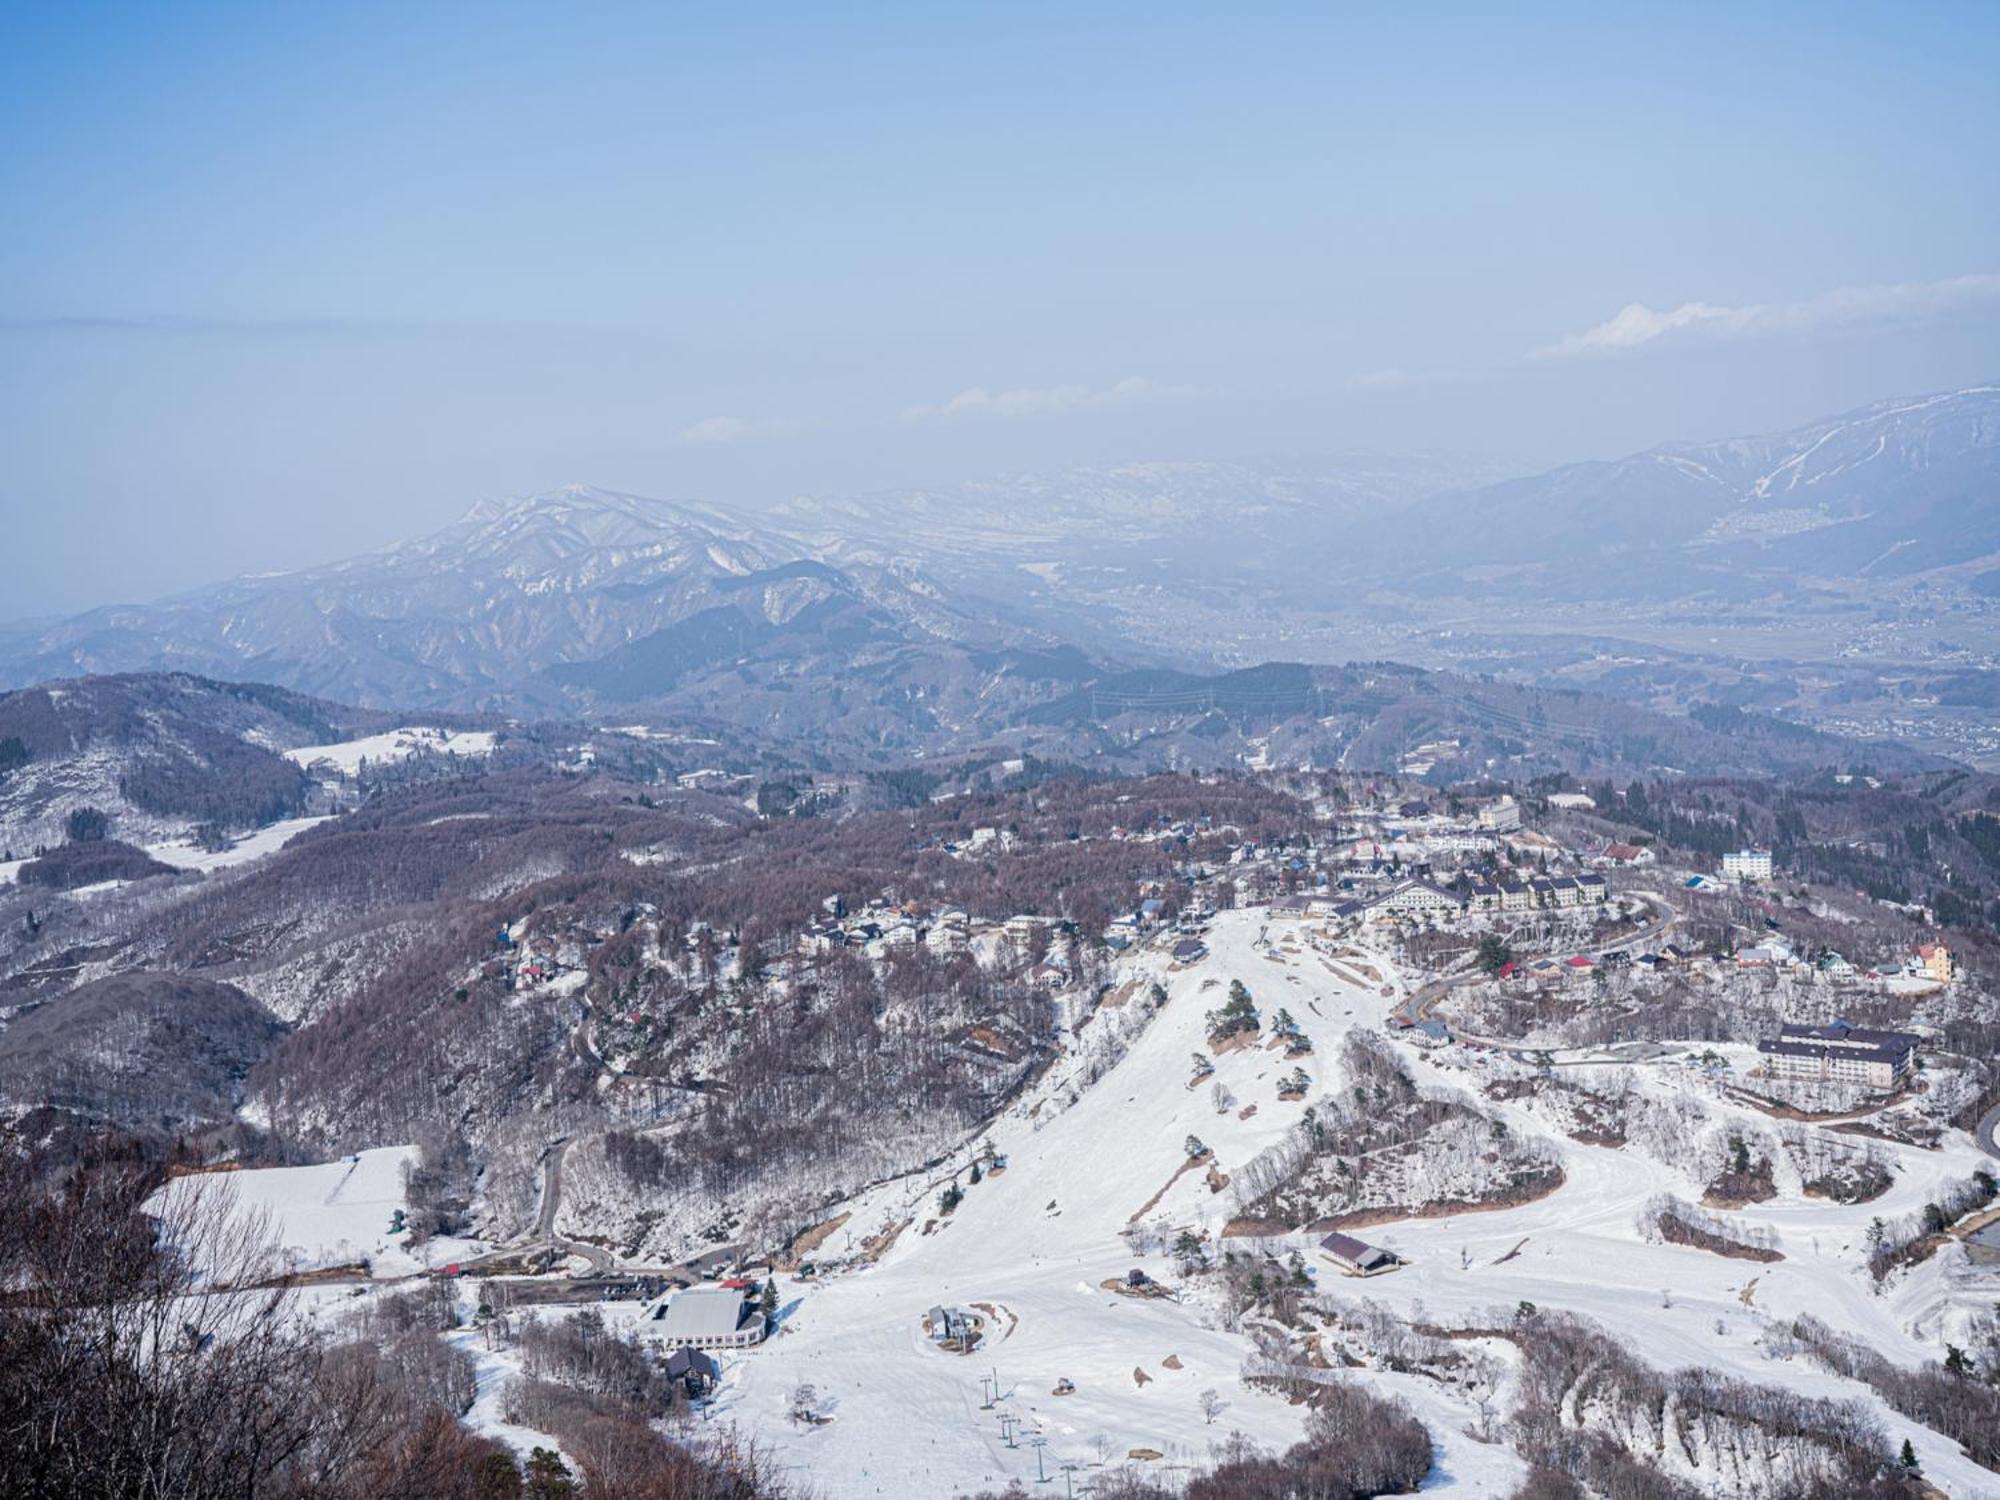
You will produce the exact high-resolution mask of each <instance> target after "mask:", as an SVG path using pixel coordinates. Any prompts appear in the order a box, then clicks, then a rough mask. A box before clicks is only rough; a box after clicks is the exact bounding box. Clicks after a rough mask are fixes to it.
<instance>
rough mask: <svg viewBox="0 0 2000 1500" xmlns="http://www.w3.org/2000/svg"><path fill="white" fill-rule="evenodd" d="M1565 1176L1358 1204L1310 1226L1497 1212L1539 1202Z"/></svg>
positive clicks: (1360, 1225)
mask: <svg viewBox="0 0 2000 1500" xmlns="http://www.w3.org/2000/svg"><path fill="white" fill-rule="evenodd" d="M1565 1180H1566V1178H1565V1177H1564V1175H1563V1171H1562V1169H1561V1168H1560V1167H1558V1168H1556V1169H1555V1171H1554V1172H1552V1173H1551V1174H1550V1175H1549V1176H1547V1177H1544V1178H1541V1179H1539V1180H1538V1181H1536V1182H1533V1183H1526V1184H1523V1185H1522V1186H1520V1187H1517V1188H1510V1189H1509V1190H1508V1191H1506V1192H1504V1193H1496V1194H1495V1195H1494V1196H1493V1197H1491V1198H1480V1199H1476V1200H1472V1199H1463V1198H1446V1199H1443V1200H1441V1201H1439V1202H1437V1203H1424V1204H1419V1205H1416V1206H1414V1207H1409V1206H1403V1205H1393V1204H1392V1205H1390V1206H1388V1207H1384V1208H1356V1209H1350V1210H1349V1211H1348V1212H1346V1213H1344V1214H1333V1215H1330V1216H1329V1217H1327V1218H1324V1219H1316V1220H1314V1221H1313V1223H1312V1224H1311V1225H1310V1226H1309V1228H1310V1229H1311V1232H1312V1233H1314V1234H1325V1233H1328V1232H1329V1231H1331V1230H1335V1229H1366V1228H1368V1227H1369V1226H1371V1225H1374V1224H1394V1223H1395V1222H1397V1221H1398V1220H1399V1219H1451V1218H1456V1217H1457V1216H1458V1215H1460V1214H1486V1213H1494V1212H1497V1211H1498V1210H1500V1209H1503V1208H1519V1207H1520V1206H1521V1205H1522V1204H1524V1203H1538V1202H1540V1201H1541V1200H1542V1199H1544V1198H1546V1197H1548V1196H1549V1195H1550V1194H1552V1193H1554V1192H1557V1191H1558V1190H1560V1189H1561V1187H1562V1185H1563V1183H1564V1181H1565Z"/></svg>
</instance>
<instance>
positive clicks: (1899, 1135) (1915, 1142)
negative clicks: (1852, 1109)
mask: <svg viewBox="0 0 2000 1500" xmlns="http://www.w3.org/2000/svg"><path fill="white" fill-rule="evenodd" d="M1890 1123H1896V1124H1902V1123H1904V1122H1900V1121H1898V1122H1885V1121H1881V1120H1876V1121H1868V1120H1843V1121H1842V1122H1841V1123H1840V1124H1838V1125H1828V1126H1826V1127H1825V1128H1826V1129H1828V1130H1837V1131H1839V1132H1840V1133H1841V1134H1842V1135H1865V1136H1868V1137H1869V1138H1870V1139H1872V1140H1878V1141H1888V1142H1889V1143H1890V1144H1891V1145H1896V1146H1921V1147H1922V1148H1923V1149H1924V1150H1926V1151H1935V1150H1937V1149H1938V1138H1939V1133H1938V1132H1937V1131H1934V1130H1927V1131H1924V1132H1922V1133H1919V1132H1917V1131H1913V1130H1910V1129H1907V1128H1904V1129H1891V1128H1889V1125H1890Z"/></svg>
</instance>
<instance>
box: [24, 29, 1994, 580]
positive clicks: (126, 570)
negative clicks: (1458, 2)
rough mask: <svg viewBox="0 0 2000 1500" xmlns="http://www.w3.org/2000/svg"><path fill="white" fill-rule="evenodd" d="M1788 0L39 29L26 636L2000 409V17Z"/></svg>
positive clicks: (27, 138)
mask: <svg viewBox="0 0 2000 1500" xmlns="http://www.w3.org/2000/svg"><path fill="white" fill-rule="evenodd" d="M1748 10H1749V8H1747V7H1707V6H1698V5H1694V6H1680V7H1673V8H1666V7H1657V6H1645V7H1639V6H1629V7H1628V6H1619V5H1606V4H1597V5H1589V6H1581V5H1579V6H1573V7H1567V6H1524V7H1517V8H1502V7H1492V6H1485V5H1478V6H1472V5H1464V6H1455V5H1431V6H1414V5H1413V6H1397V7H1390V6H1370V7H1353V8H1348V7H1336V6H1313V7H1303V6H1301V7H1289V6H1249V7H1241V8H1236V9H1235V10H1234V11H1233V12H1231V13H1225V10H1224V8H1221V7H1213V6H1205V7H1173V6H1163V5H1147V6H1130V7H1119V6H1089V7H1085V6H1076V5H1068V6H1046V7H1044V6H1036V5H1027V4H1017V5H1009V6H1005V7H999V6H995V7H984V8H972V7H956V6H907V7H898V6H882V5H874V6H869V7H866V8H860V7H853V8H841V7H826V6H727V7H725V6H716V7H712V8H697V7H673V6H632V7H618V6H576V7H554V6H550V7H507V6H495V5H481V6H465V7H453V6H421V7H412V6H367V5H352V6H324V7H320V6H315V7H306V6H256V7H252V6H199V5H175V6H171V7H169V6H137V5H134V6H91V5H64V6H56V5H48V6H40V7H32V6H27V5H22V4H18V3H17V4H14V5H11V6H6V7H0V204H4V205H5V219H6V226H7V228H6V233H5V234H0V519H4V520H5V521H6V523H7V526H8V530H9V532H10V533H11V534H12V536H13V537H15V538H16V540H17V544H21V543H24V544H25V548H26V550H27V553H28V555H29V556H31V557H33V558H34V559H35V560H36V562H37V563H38V564H40V565H39V566H37V567H34V568H31V569H29V570H26V575H25V576H24V575H23V573H22V570H19V569H10V570H9V573H10V575H11V578H10V584H11V585H12V587H13V589H14V590H15V594H14V597H13V598H12V599H11V600H0V618H5V617H11V616H18V615H24V614H30V613H35V612H42V611H52V610H58V609H68V608H74V607H78V606H81V605H84V604H88V603H94V602H101V601H103V600H107V599H113V598H134V597H146V596H151V595H156V594H159V593H162V592H165V591H167V590H170V589H174V588H179V587H184V586H188V585H192V584H195V583H198V582H201V581H203V580H205V579H208V578H211V577H214V576H218V575H221V574H226V573H230V572H234V571H238V570H242V569H254V568H264V567H286V566H297V565H302V564H306V563H310V562H313V561H318V560H322V559H325V558H327V557H330V556H334V555H338V554H340V553H342V552H345V551H349V550H354V549H356V548H359V547H363V546H373V545H378V544H380V543H383V542H386V541H389V540H393V539H395V538H398V537H401V536H404V535H408V534H411V533H413V532H415V531H418V530H422V529H425V528H427V527H429V526H431V525H434V524H438V523H441V522H442V521H444V520H447V519H450V518H451V517H453V516H455V515H457V514H458V513H459V512H461V511H463V510H464V509H465V507H466V506H468V505H469V504H471V503H472V502H473V501H474V500H477V499H479V498H482V497H485V496H490V495H496V494H512V493H524V492H529V491H534V490H537V489H543V488H548V487H552V486H554V485H557V484H560V483H564V482H567V481H571V480H583V481H589V482H594V483H599V484H603V485H607V486H611V487H615V488H623V489H630V490H635V491H639V492H641V493H652V494H661V495H666V496H683V495H685V496H705V497H711V498H715V499H720V500H725V501H731V502H736V503H744V504H752V505H754V504H758V503H764V502H768V501H771V500H775V499H779V498H783V497H785V496H787V495H791V494H795V493H799V492H826V491H837V490H842V489H853V488H869V487H875V486H886V485H900V484H912V483H945V482H949V481H951V480H954V479H957V478H962V477H972V476H977V475H980V474H985V473H989V472H996V471H1003V470H1020V469H1032V468H1041V467H1049V466H1054V465H1058V464H1063V463H1070V462H1096V461H1111V460H1121V459H1137V458H1152V457H1197V456H1215V457H1229V456H1240V455H1249V454H1258V453H1267V452H1285V453H1324V452H1335V451H1338V450H1342V449H1350V448H1376V449H1380V448H1450V449H1465V450H1472V451H1478V452H1483V453H1493V454H1498V455H1502V456H1505V457H1508V458H1511V459H1515V460H1518V461H1520V462H1523V463H1531V464H1543V463H1553V462H1558V461H1563V460H1566V459H1570V458H1576V457H1585V456H1593V455H1600V454H1610V453H1617V452H1622V451H1626V450H1629V449H1631V448H1635V447H1640V446H1644V445H1646V444H1649V443H1652V442H1656V441H1660V440H1664V439H1667V438H1671V437H1706V436H1717V435H1722V434H1725V433H1729V432H1734V431H1746V430H1757V429H1760V428H1768V427H1773V426H1778V425H1784V424H1789V423H1792V422H1796V421H1799V420H1803V419H1806V418H1809V417H1812V416H1815V415H1818V414H1821V413H1823V412H1826V411H1830V410H1835V409H1839V408H1842V407H1844V406H1848V405H1854V404H1858V403H1860V402H1862V401H1866V400H1870V399H1874V398H1876V397H1880V396H1886V395H1892V394H1900V393H1904V392H1908V391H1915V390H1928V389H1933V388H1940V387H1945V386H1950V385H1954V384H1959V383H1966V382H1969V381H1973V380H1979V379H1987V378H1992V377H1993V376H1995V375H1996V374H2000V145H1996V142H2000V89H1996V88H1995V87H1994V83H1993V80H1994V78H1995V77H1996V76H2000V7H1994V6H1991V5H1983V4H1981V5H1974V4H1966V5H1929V6H1924V5H1915V6H1893V7H1892V6H1886V5H1885V6H1831V5H1818V6H1810V7H1809V6H1784V5H1770V6H1763V7H1757V8H1756V9H1755V14H1754V15H1752V14H1746V13H1744V12H1747V11H1748ZM1503 11H1504V13H1503ZM1626 309H1631V310H1630V311H1624V312H1621V310H1626ZM9 606H11V607H9Z"/></svg>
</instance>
